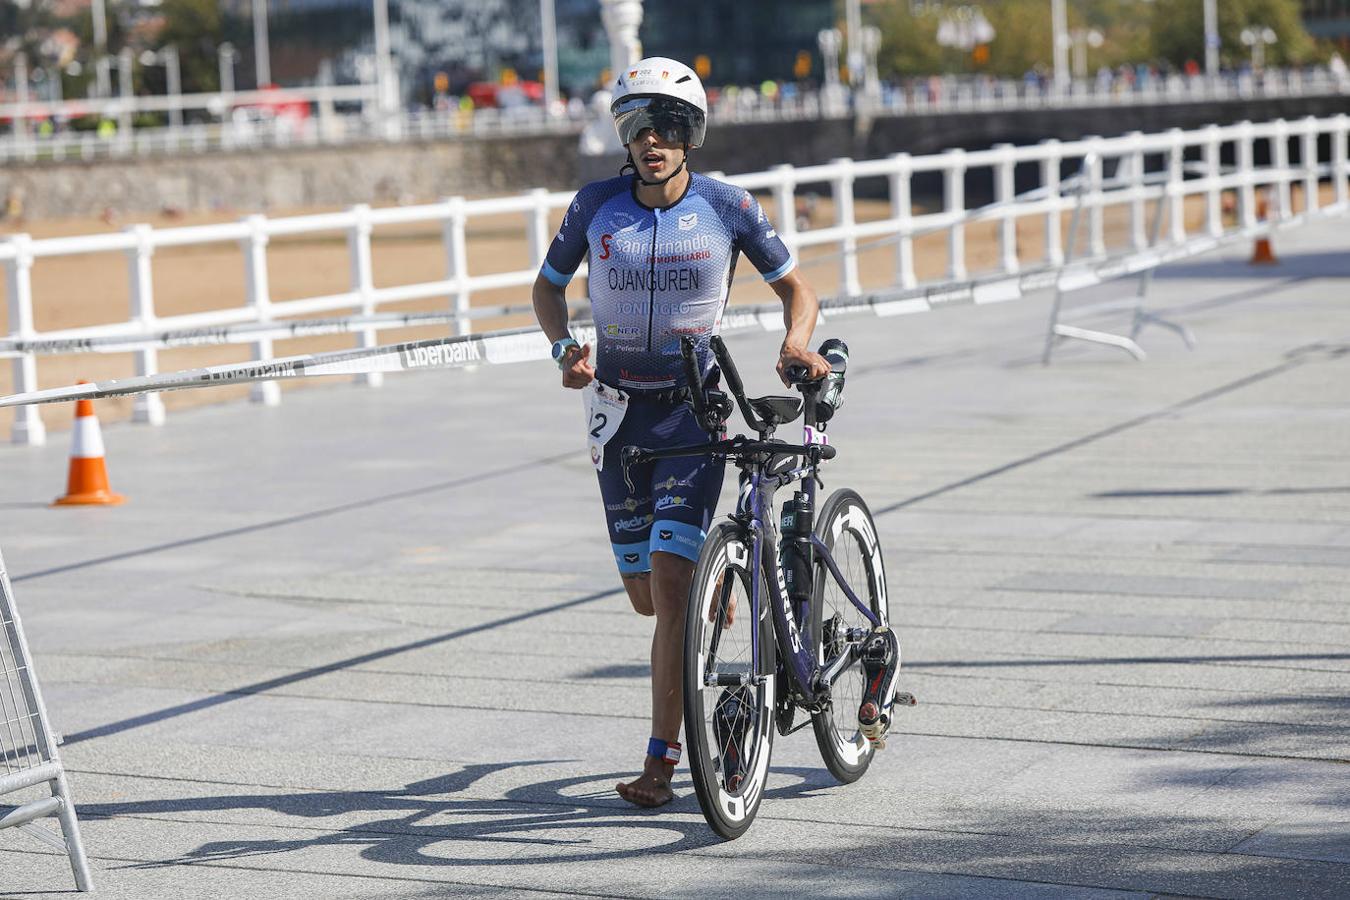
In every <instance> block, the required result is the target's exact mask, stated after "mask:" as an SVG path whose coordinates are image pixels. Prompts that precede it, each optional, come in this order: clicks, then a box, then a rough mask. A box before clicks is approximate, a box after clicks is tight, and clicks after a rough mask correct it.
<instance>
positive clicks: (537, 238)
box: [525, 188, 552, 268]
mask: <svg viewBox="0 0 1350 900" xmlns="http://www.w3.org/2000/svg"><path fill="white" fill-rule="evenodd" d="M525 193H526V194H528V195H529V196H530V198H531V199H533V200H534V206H533V207H532V208H531V209H530V211H529V212H528V213H526V214H525V215H526V216H527V219H528V221H527V224H526V228H527V229H529V244H530V265H531V266H534V267H535V268H538V267H539V266H541V265H543V263H544V256H545V255H546V254H547V253H548V245H549V244H550V243H551V242H552V237H551V236H550V234H549V229H548V190H547V189H546V188H534V189H532V190H529V191H526V192H525Z"/></svg>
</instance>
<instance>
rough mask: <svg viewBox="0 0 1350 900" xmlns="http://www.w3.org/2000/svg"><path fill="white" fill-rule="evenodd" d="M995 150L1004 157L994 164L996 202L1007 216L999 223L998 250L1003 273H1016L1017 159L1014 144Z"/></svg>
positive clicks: (999, 145)
mask: <svg viewBox="0 0 1350 900" xmlns="http://www.w3.org/2000/svg"><path fill="white" fill-rule="evenodd" d="M993 149H994V150H995V151H996V152H998V153H999V154H1001V155H1002V159H1000V160H999V161H998V162H996V163H994V202H995V203H997V204H999V205H1000V206H1002V207H1003V212H1004V213H1005V215H1004V216H1003V218H1001V219H1000V220H999V223H998V248H999V256H1000V258H1001V264H1002V267H1003V271H1004V272H1007V273H1009V274H1013V273H1016V272H1017V271H1018V269H1019V268H1020V266H1019V265H1018V260H1017V216H1016V215H1014V214H1013V213H1015V212H1016V206H1014V205H1013V202H1014V194H1015V190H1014V177H1013V176H1014V168H1015V166H1016V165H1017V159H1016V157H1015V156H1014V155H1013V153H1014V150H1013V145H1012V144H995V145H994V147H993Z"/></svg>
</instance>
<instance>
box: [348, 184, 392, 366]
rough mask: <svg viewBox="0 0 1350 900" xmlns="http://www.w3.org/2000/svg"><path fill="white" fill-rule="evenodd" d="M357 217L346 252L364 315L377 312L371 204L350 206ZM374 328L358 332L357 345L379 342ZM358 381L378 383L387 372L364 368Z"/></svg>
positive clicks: (367, 346) (349, 233)
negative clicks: (372, 255) (372, 251)
mask: <svg viewBox="0 0 1350 900" xmlns="http://www.w3.org/2000/svg"><path fill="white" fill-rule="evenodd" d="M351 212H352V215H353V216H355V217H356V221H355V222H353V223H352V226H351V228H349V229H348V230H347V253H348V258H349V259H350V260H351V286H352V293H354V294H356V295H357V296H358V297H359V298H360V303H359V307H360V313H361V315H363V316H368V315H371V314H373V313H374V312H375V267H374V262H373V260H372V259H371V252H370V232H371V224H370V206H369V205H367V204H365V203H358V204H357V205H356V206H353V207H352V208H351ZM377 340H378V339H377V337H376V334H375V329H373V328H363V329H361V331H359V332H358V333H357V336H356V346H357V347H360V348H361V349H363V350H365V349H368V348H370V347H374V346H376V343H377ZM353 380H354V381H355V382H356V383H357V384H364V385H367V386H368V387H379V386H380V385H382V384H384V373H382V372H363V373H361V374H359V375H357V376H355V378H354V379H353Z"/></svg>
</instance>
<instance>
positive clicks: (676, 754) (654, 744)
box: [647, 738, 683, 766]
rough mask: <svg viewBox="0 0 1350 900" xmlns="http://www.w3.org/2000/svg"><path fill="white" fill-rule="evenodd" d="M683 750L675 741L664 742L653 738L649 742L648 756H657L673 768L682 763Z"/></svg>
mask: <svg viewBox="0 0 1350 900" xmlns="http://www.w3.org/2000/svg"><path fill="white" fill-rule="evenodd" d="M682 749H683V748H681V747H680V745H679V744H677V743H676V742H675V741H663V740H661V739H660V738H651V739H650V740H648V741H647V755H648V756H655V757H656V758H657V759H659V760H663V761H664V762H668V763H670V764H671V765H672V766H673V765H675V764H676V763H678V762H679V761H680V752H681V750H682Z"/></svg>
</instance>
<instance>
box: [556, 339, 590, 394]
mask: <svg viewBox="0 0 1350 900" xmlns="http://www.w3.org/2000/svg"><path fill="white" fill-rule="evenodd" d="M565 359H566V362H565V363H564V364H563V367H562V383H563V387H566V388H572V389H573V390H581V389H582V388H584V387H585V386H586V385H588V384H590V383H591V381H593V380H594V379H595V366H593V365H591V361H590V359H591V345H590V344H586V345H584V346H583V347H582V348H581V349H580V350H576V349H573V348H571V347H569V348H568V349H567V356H566V357H565Z"/></svg>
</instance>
